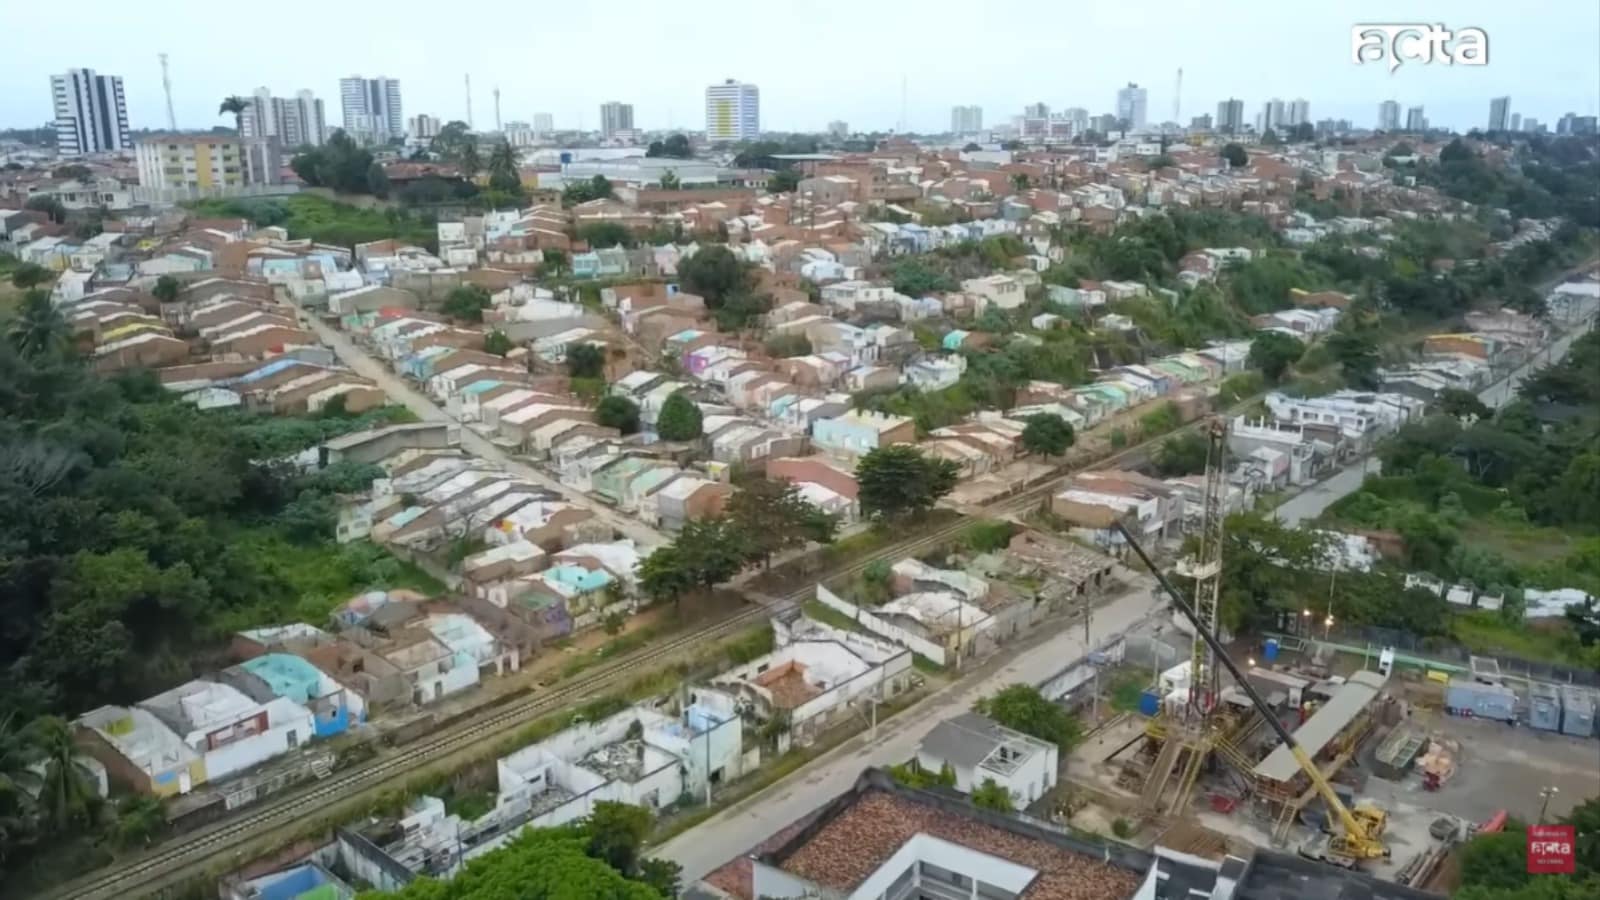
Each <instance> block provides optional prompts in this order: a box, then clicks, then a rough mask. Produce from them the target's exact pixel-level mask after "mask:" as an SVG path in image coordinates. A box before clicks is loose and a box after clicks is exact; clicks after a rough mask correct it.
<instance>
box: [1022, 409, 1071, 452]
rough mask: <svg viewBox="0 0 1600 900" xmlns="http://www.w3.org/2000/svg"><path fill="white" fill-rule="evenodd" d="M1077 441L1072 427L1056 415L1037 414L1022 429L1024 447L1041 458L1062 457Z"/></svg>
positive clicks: (1029, 418) (1028, 419) (1030, 417)
mask: <svg viewBox="0 0 1600 900" xmlns="http://www.w3.org/2000/svg"><path fill="white" fill-rule="evenodd" d="M1075 440H1076V436H1075V435H1074V434H1073V432H1072V425H1071V424H1070V423H1068V422H1067V420H1066V419H1063V418H1061V417H1060V416H1058V415H1056V414H1055V413H1035V414H1034V415H1031V416H1029V417H1028V418H1027V424H1026V425H1024V426H1023V428H1022V446H1023V447H1025V448H1027V450H1028V452H1029V453H1037V454H1039V455H1040V456H1060V455H1061V454H1063V453H1065V452H1067V448H1068V447H1071V446H1072V444H1073V442H1074V441H1075Z"/></svg>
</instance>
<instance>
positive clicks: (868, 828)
mask: <svg viewBox="0 0 1600 900" xmlns="http://www.w3.org/2000/svg"><path fill="white" fill-rule="evenodd" d="M918 834H926V835H929V836H932V837H937V838H941V839H943V840H946V841H950V842H951V843H954V844H960V845H961V846H963V847H970V848H972V849H974V850H977V851H979V852H982V853H987V854H989V855H991V856H997V857H1000V858H1002V859H1006V860H1010V861H1012V862H1014V863H1017V864H1019V865H1024V866H1027V867H1028V868H1031V869H1034V870H1036V871H1038V873H1039V874H1038V876H1037V877H1036V878H1034V880H1033V882H1032V883H1031V884H1029V885H1028V888H1027V890H1025V891H1023V893H1022V897H1024V898H1028V900H1125V898H1128V897H1131V896H1133V894H1134V892H1135V891H1136V890H1137V889H1138V887H1139V885H1140V883H1141V881H1142V880H1143V879H1142V878H1141V877H1140V875H1139V874H1137V873H1135V872H1131V871H1128V870H1127V869H1122V868H1118V867H1115V866H1112V865H1108V864H1106V863H1104V862H1102V861H1101V860H1099V859H1096V858H1094V857H1092V856H1087V855H1084V854H1082V853H1077V852H1074V851H1073V850H1070V849H1068V848H1066V847H1063V846H1059V845H1056V844H1053V843H1050V842H1048V841H1045V840H1042V839H1040V838H1036V837H1030V836H1028V835H1027V834H1024V833H1021V832H1018V831H1010V830H1007V829H1003V828H1000V827H997V826H994V825H990V824H988V823H986V822H983V821H980V820H978V819H976V818H968V817H966V816H962V815H958V814H956V813H954V812H951V811H947V810H943V809H940V808H938V807H936V806H934V805H932V804H924V803H918V802H916V801H914V800H911V799H909V798H907V797H904V796H900V795H897V794H891V793H888V792H886V791H882V790H873V791H869V792H867V793H865V794H863V795H861V796H860V797H859V798H858V799H857V800H856V801H855V802H854V803H852V804H851V805H850V806H849V808H848V809H845V810H844V811H843V812H841V813H840V814H839V815H837V816H835V817H834V818H833V819H832V820H831V821H829V822H827V823H826V824H824V825H823V826H822V827H821V828H820V829H819V830H818V831H817V832H816V833H815V834H814V835H813V836H812V837H811V838H810V839H809V840H807V841H806V842H805V843H804V844H803V845H801V846H800V847H798V848H796V849H794V850H793V851H791V852H790V853H789V854H788V855H787V857H786V858H785V859H783V861H782V862H781V863H779V865H780V867H781V868H782V869H783V870H784V871H787V872H789V873H791V874H793V875H797V876H799V877H801V878H804V879H806V880H807V881H811V882H814V883H816V884H819V885H822V886H823V887H827V888H832V889H834V890H837V891H842V892H849V891H853V890H855V889H856V888H857V887H858V886H860V884H861V883H862V882H863V881H865V880H866V879H867V877H868V876H870V875H872V873H874V872H876V871H877V870H878V868H879V867H881V866H882V865H883V864H884V863H885V862H887V861H888V860H889V858H890V857H892V856H894V854H895V853H896V852H898V851H899V849H900V848H901V846H903V845H904V844H905V842H906V841H908V840H910V839H911V838H912V837H915V836H916V835H918Z"/></svg>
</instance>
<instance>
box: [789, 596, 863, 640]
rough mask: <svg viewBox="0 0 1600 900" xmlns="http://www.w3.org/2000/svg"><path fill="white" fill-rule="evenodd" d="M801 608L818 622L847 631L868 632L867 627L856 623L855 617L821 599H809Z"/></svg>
mask: <svg viewBox="0 0 1600 900" xmlns="http://www.w3.org/2000/svg"><path fill="white" fill-rule="evenodd" d="M800 609H801V610H803V611H804V612H805V614H806V615H807V616H810V617H811V618H813V619H816V620H817V621H818V622H821V623H822V624H824V625H832V626H833V627H834V628H842V629H844V630H845V631H857V632H861V633H863V634H865V633H866V632H865V629H863V628H862V627H861V626H860V625H857V624H856V620H855V619H852V618H850V617H849V616H847V615H845V614H844V613H842V612H839V611H838V610H837V609H834V608H833V607H831V606H829V605H827V604H826V603H823V602H822V601H821V600H807V601H806V602H805V604H804V605H803V606H801V607H800Z"/></svg>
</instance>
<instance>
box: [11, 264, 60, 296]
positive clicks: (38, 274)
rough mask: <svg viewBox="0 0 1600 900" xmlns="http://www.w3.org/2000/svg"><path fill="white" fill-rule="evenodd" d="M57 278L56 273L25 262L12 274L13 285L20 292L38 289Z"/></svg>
mask: <svg viewBox="0 0 1600 900" xmlns="http://www.w3.org/2000/svg"><path fill="white" fill-rule="evenodd" d="M53 278H55V273H53V272H51V271H50V270H49V269H46V268H45V267H44V266H41V265H39V264H38V263H31V262H25V263H22V264H21V265H19V266H17V267H16V268H15V269H13V270H12V272H11V283H12V285H14V286H15V287H17V288H18V289H20V290H24V291H26V290H29V289H31V288H35V287H38V286H39V285H41V284H44V283H45V282H47V281H50V280H51V279H53Z"/></svg>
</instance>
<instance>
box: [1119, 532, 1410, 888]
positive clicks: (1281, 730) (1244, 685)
mask: <svg viewBox="0 0 1600 900" xmlns="http://www.w3.org/2000/svg"><path fill="white" fill-rule="evenodd" d="M1116 529H1117V531H1118V532H1120V533H1121V534H1122V539H1123V540H1125V541H1127V542H1128V546H1130V547H1132V548H1133V552H1134V553H1136V554H1138V556H1139V560H1140V561H1141V562H1143V563H1144V565H1145V568H1147V569H1149V570H1150V573H1151V574H1152V575H1154V576H1155V577H1156V581H1157V582H1158V583H1159V584H1160V585H1161V589H1162V590H1164V591H1166V593H1167V596H1168V597H1169V598H1171V600H1172V605H1173V606H1176V607H1177V608H1178V611H1179V612H1181V613H1183V615H1184V617H1185V618H1187V619H1188V620H1189V622H1190V623H1191V624H1193V625H1194V626H1195V630H1196V631H1197V632H1198V633H1199V634H1200V635H1201V637H1202V639H1203V640H1204V641H1205V642H1206V644H1207V645H1209V646H1210V647H1211V652H1212V653H1213V654H1214V655H1215V656H1216V658H1217V661H1218V662H1220V663H1222V665H1223V667H1224V668H1226V669H1227V670H1228V674H1230V675H1232V676H1233V680H1234V682H1235V683H1236V684H1238V685H1239V687H1240V688H1241V689H1242V690H1243V691H1244V692H1245V694H1246V695H1248V696H1249V698H1250V702H1251V703H1253V704H1255V708H1256V711H1257V712H1259V713H1260V714H1261V717H1262V718H1263V719H1265V720H1266V721H1267V724H1268V725H1270V726H1272V730H1273V732H1275V733H1276V734H1277V736H1278V740H1280V741H1283V745H1284V746H1285V747H1288V748H1289V753H1290V754H1292V755H1293V756H1294V761H1295V762H1297V763H1299V764H1300V769H1301V771H1303V772H1305V773H1306V777H1307V778H1310V779H1311V783H1312V785H1314V786H1315V787H1316V789H1317V793H1318V795H1320V796H1321V797H1322V802H1323V803H1326V804H1327V806H1328V809H1329V810H1330V811H1332V813H1333V814H1334V816H1335V817H1336V818H1337V819H1338V820H1339V825H1340V830H1339V831H1336V832H1335V833H1334V834H1333V835H1332V836H1331V837H1330V838H1329V840H1328V844H1327V848H1326V850H1324V851H1323V852H1322V853H1321V856H1322V858H1323V859H1326V860H1327V861H1328V862H1332V863H1335V864H1337V865H1341V866H1346V867H1352V866H1354V865H1355V864H1356V863H1358V862H1362V861H1364V860H1369V859H1386V858H1388V856H1389V848H1388V847H1386V846H1385V845H1384V843H1383V831H1384V828H1385V827H1386V826H1387V825H1388V814H1386V813H1385V812H1384V811H1383V810H1382V809H1380V808H1378V807H1376V806H1372V805H1362V806H1357V807H1356V808H1355V809H1354V810H1351V809H1350V808H1349V807H1347V806H1345V805H1344V801H1342V800H1340V799H1339V795H1338V794H1337V793H1335V792H1334V790H1333V785H1331V784H1329V783H1328V779H1327V778H1325V777H1323V775H1322V770H1320V769H1318V768H1317V764H1316V762H1315V761H1314V760H1312V758H1311V756H1310V754H1308V753H1306V751H1305V748H1303V747H1301V746H1300V743H1299V742H1298V741H1296V740H1295V739H1294V735H1292V734H1290V733H1289V729H1287V728H1285V727H1283V723H1282V722H1280V721H1278V716H1277V715H1276V714H1275V713H1274V712H1273V711H1272V708H1271V707H1269V706H1267V704H1266V701H1264V700H1262V699H1261V695H1260V694H1258V693H1257V692H1256V689H1255V686H1254V685H1252V684H1251V683H1250V679H1248V678H1246V677H1245V676H1244V673H1243V672H1241V671H1240V670H1239V666H1238V665H1237V664H1235V663H1234V661H1233V658H1232V657H1231V656H1229V655H1228V652H1227V651H1226V650H1224V649H1223V647H1222V642H1221V641H1219V640H1217V636H1216V635H1215V634H1213V633H1212V632H1211V631H1210V630H1209V629H1207V628H1206V627H1204V626H1203V625H1202V624H1201V622H1200V618H1199V616H1197V615H1196V614H1195V611H1194V608H1193V606H1192V605H1191V604H1190V603H1189V601H1187V600H1185V599H1184V597H1183V595H1182V594H1181V593H1179V592H1178V589H1177V588H1175V587H1173V586H1172V583H1171V582H1170V581H1168V580H1167V576H1165V575H1163V574H1162V573H1161V570H1160V569H1159V568H1157V567H1156V564H1155V563H1154V562H1152V561H1151V560H1150V557H1149V555H1148V554H1146V553H1145V552H1144V547H1142V546H1140V545H1139V541H1138V539H1136V538H1135V537H1134V536H1133V534H1132V533H1130V532H1129V531H1128V529H1127V527H1126V526H1124V525H1123V524H1122V523H1121V522H1120V521H1119V522H1117V523H1116Z"/></svg>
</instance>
